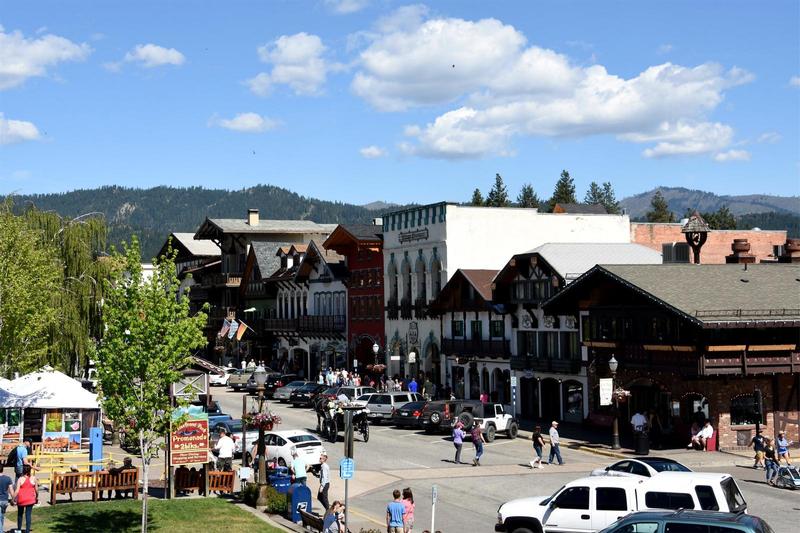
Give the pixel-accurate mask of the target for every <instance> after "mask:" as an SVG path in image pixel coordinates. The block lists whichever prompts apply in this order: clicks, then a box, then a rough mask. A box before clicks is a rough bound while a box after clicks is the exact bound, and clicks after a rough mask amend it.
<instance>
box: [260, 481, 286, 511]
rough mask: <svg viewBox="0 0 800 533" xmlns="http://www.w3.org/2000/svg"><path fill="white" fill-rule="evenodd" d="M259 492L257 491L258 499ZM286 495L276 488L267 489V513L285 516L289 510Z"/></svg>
mask: <svg viewBox="0 0 800 533" xmlns="http://www.w3.org/2000/svg"><path fill="white" fill-rule="evenodd" d="M257 497H258V491H256V498H257ZM286 500H287V498H286V494H281V493H279V492H278V491H277V490H275V487H267V508H266V511H267V512H268V513H272V514H284V513H286V509H287V508H288V503H287V501H286Z"/></svg>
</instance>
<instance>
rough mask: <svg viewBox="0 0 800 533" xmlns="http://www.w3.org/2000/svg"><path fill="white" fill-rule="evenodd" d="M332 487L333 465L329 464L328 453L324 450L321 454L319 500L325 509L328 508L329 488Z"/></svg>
mask: <svg viewBox="0 0 800 533" xmlns="http://www.w3.org/2000/svg"><path fill="white" fill-rule="evenodd" d="M330 487H331V467H330V465H329V464H328V454H327V453H325V452H322V453H321V454H320V456H319V493H317V500H319V503H321V504H322V508H323V509H328V508H329V507H330V503H328V489H329V488H330Z"/></svg>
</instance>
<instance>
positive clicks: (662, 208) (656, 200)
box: [646, 191, 675, 222]
mask: <svg viewBox="0 0 800 533" xmlns="http://www.w3.org/2000/svg"><path fill="white" fill-rule="evenodd" d="M650 207H651V208H652V210H651V211H648V212H647V215H646V217H647V221H648V222H675V213H673V212H672V211H670V210H669V204H667V201H666V200H665V199H664V195H663V194H661V191H656V193H655V194H654V195H653V199H652V200H650Z"/></svg>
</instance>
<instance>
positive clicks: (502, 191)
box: [486, 174, 511, 207]
mask: <svg viewBox="0 0 800 533" xmlns="http://www.w3.org/2000/svg"><path fill="white" fill-rule="evenodd" d="M486 205H488V206H489V207H510V206H511V200H509V199H508V190H506V185H505V183H503V178H502V176H500V174H495V175H494V186H492V188H491V190H490V191H489V194H487V195H486Z"/></svg>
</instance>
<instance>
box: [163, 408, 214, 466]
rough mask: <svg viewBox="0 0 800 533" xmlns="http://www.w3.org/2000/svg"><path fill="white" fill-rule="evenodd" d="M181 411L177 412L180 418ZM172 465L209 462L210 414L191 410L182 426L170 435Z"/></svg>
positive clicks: (173, 430) (176, 414)
mask: <svg viewBox="0 0 800 533" xmlns="http://www.w3.org/2000/svg"><path fill="white" fill-rule="evenodd" d="M180 415H181V411H180V410H178V411H176V412H175V415H174V416H175V417H176V418H177V417H179V416H180ZM169 449H170V465H171V466H180V465H193V464H203V463H207V462H208V413H203V412H199V413H198V412H193V411H192V410H189V412H188V416H187V418H186V420H185V421H184V422H183V424H181V425H180V426H177V427H175V426H173V428H172V431H171V432H170V435H169Z"/></svg>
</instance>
